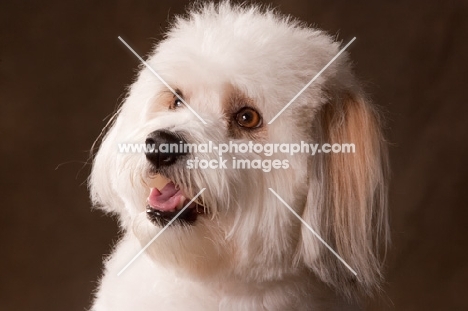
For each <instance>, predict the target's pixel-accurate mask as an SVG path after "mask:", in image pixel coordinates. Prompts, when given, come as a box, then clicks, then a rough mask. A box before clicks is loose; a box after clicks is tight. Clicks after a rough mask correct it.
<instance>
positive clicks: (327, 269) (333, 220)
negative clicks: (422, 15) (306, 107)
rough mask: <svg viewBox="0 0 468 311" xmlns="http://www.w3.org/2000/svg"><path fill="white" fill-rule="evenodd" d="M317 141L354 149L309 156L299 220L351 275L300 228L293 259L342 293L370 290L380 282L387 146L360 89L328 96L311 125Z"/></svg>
mask: <svg viewBox="0 0 468 311" xmlns="http://www.w3.org/2000/svg"><path fill="white" fill-rule="evenodd" d="M312 130H313V133H314V134H313V135H314V137H315V139H316V141H317V143H319V144H321V145H323V144H325V143H328V144H331V145H333V144H340V145H342V144H346V143H348V144H354V146H355V152H354V153H333V152H330V153H323V152H322V153H319V154H317V155H315V156H313V157H311V158H310V160H309V163H308V166H309V168H308V169H309V193H308V197H307V203H306V207H305V210H304V212H303V218H304V220H305V221H306V222H308V223H309V224H310V225H311V226H312V227H315V228H314V229H316V231H317V232H318V234H319V235H320V236H321V237H322V238H323V239H324V240H325V241H326V242H327V243H328V244H329V245H330V246H331V247H332V248H333V249H334V250H335V251H336V252H337V253H338V255H339V256H340V257H342V259H343V260H344V261H346V263H347V264H349V266H350V267H351V268H352V269H353V270H354V271H355V272H356V273H357V275H356V276H355V275H354V274H353V273H352V272H351V271H350V270H349V269H348V268H347V267H346V266H345V265H344V264H343V263H342V262H341V261H339V260H338V259H337V258H336V256H335V255H334V254H333V253H332V252H330V250H328V249H327V248H325V247H324V246H323V245H322V244H321V243H320V242H319V241H318V240H317V239H316V238H315V237H314V236H313V235H312V234H311V232H309V230H308V229H307V228H305V227H303V228H302V229H301V230H302V232H301V234H302V238H301V241H300V246H299V252H298V254H299V258H298V259H301V260H303V261H304V263H305V264H306V265H307V266H308V267H310V268H311V269H313V270H314V272H315V273H316V274H317V275H318V276H319V277H320V278H321V279H322V280H323V281H324V282H326V283H328V284H329V285H331V286H333V287H336V288H337V289H338V290H339V291H341V292H342V293H343V294H345V295H346V296H354V294H353V293H355V292H356V289H359V290H360V291H358V292H364V293H367V294H370V293H371V291H372V289H375V288H378V287H379V283H380V281H381V272H380V270H381V258H380V257H381V255H382V248H380V247H379V245H384V247H385V245H386V243H387V239H388V228H387V211H386V205H387V198H386V197H387V185H386V182H387V176H386V175H387V171H388V169H387V150H386V144H385V141H384V139H383V136H382V133H381V128H380V121H379V118H378V114H377V112H376V111H375V110H374V107H373V106H371V105H370V104H369V102H368V101H367V100H366V99H365V98H364V95H362V92H361V91H359V90H358V91H346V92H342V93H341V94H340V95H332V96H330V101H329V102H328V103H327V104H324V105H323V106H322V107H321V110H320V111H319V112H318V114H317V115H316V118H315V120H314V125H313V129H312Z"/></svg>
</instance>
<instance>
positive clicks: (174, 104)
mask: <svg viewBox="0 0 468 311" xmlns="http://www.w3.org/2000/svg"><path fill="white" fill-rule="evenodd" d="M183 106H184V103H183V102H182V101H181V100H180V99H179V98H178V97H175V98H174V101H173V102H172V104H171V106H170V107H169V109H171V110H175V109H177V108H181V107H183Z"/></svg>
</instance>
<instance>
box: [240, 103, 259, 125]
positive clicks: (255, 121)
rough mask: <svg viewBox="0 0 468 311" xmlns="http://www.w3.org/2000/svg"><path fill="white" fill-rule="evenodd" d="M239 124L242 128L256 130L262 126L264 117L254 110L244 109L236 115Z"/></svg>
mask: <svg viewBox="0 0 468 311" xmlns="http://www.w3.org/2000/svg"><path fill="white" fill-rule="evenodd" d="M236 121H237V124H239V126H241V127H246V128H255V127H259V126H261V125H262V117H261V116H260V114H259V113H258V112H257V111H256V110H255V109H253V108H250V107H244V108H242V109H241V110H239V111H238V112H237V114H236Z"/></svg>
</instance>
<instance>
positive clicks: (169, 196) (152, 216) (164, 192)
mask: <svg viewBox="0 0 468 311" xmlns="http://www.w3.org/2000/svg"><path fill="white" fill-rule="evenodd" d="M157 178H158V179H159V181H158V182H157V183H156V186H155V187H152V188H150V194H149V196H148V199H147V203H148V205H147V207H146V215H147V216H148V219H149V220H150V221H151V222H152V223H153V224H155V225H158V226H165V225H167V224H168V223H169V222H171V220H173V219H174V221H173V222H172V223H171V224H193V223H194V222H195V221H196V220H197V217H198V216H199V215H201V214H204V207H203V206H201V205H199V204H198V203H196V202H190V201H191V199H189V198H187V197H186V196H185V193H184V192H183V191H182V190H181V189H179V187H177V185H175V184H174V183H173V182H172V181H170V180H168V179H165V178H164V177H161V176H158V177H157ZM164 184H165V185H164ZM189 203H190V204H189ZM187 204H189V205H188V206H187ZM184 208H185V209H184ZM182 210H184V211H183V212H181V211H182ZM179 214H180V215H179ZM177 215H179V216H178V217H177V218H175V217H176V216H177Z"/></svg>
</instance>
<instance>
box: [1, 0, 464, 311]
mask: <svg viewBox="0 0 468 311" xmlns="http://www.w3.org/2000/svg"><path fill="white" fill-rule="evenodd" d="M186 4H187V2H186V1H175V2H167V3H164V2H163V3H161V2H156V1H145V2H139V3H136V2H135V3H131V2H130V1H115V2H113V3H112V4H110V3H107V4H102V3H101V4H95V3H93V2H91V1H88V2H82V1H76V2H67V3H66V4H65V3H63V1H45V2H39V1H38V2H36V3H34V2H25V1H18V2H14V3H7V2H5V1H2V2H1V4H0V133H1V134H0V135H1V136H0V139H1V140H0V149H1V157H2V158H1V162H0V173H1V185H0V191H1V196H0V206H1V218H0V249H1V251H0V310H84V309H85V308H86V307H88V306H89V303H90V297H91V292H92V290H93V288H95V286H96V280H97V277H98V275H99V273H100V269H101V260H102V256H103V255H104V254H106V253H108V252H109V251H110V245H111V243H112V241H115V239H116V237H117V227H116V224H115V221H114V220H112V219H111V218H109V217H104V216H103V214H102V213H101V212H99V211H94V212H93V211H91V209H90V203H89V200H88V194H87V189H86V185H85V182H86V177H87V175H88V173H89V165H86V161H87V157H88V151H89V149H90V147H91V144H92V142H93V140H94V139H95V138H96V137H97V135H98V134H99V132H100V129H101V128H102V127H103V126H104V122H103V119H104V118H105V117H106V116H108V115H109V114H110V113H111V112H112V111H113V110H114V108H115V107H116V106H117V104H118V103H119V97H121V96H122V94H123V92H124V87H125V86H126V85H127V84H129V83H130V82H131V80H132V77H133V76H134V73H135V69H136V68H137V66H138V61H137V59H136V58H135V57H134V56H133V55H132V54H130V52H129V51H128V50H127V49H126V48H125V47H124V46H123V45H122V44H121V43H120V42H119V41H118V39H117V36H119V35H120V36H122V37H123V38H125V39H126V40H127V42H129V43H130V44H131V45H132V46H133V47H134V49H135V50H136V51H138V52H139V53H141V54H145V53H147V52H149V51H150V48H151V46H152V44H153V43H154V41H155V40H156V39H159V38H160V37H161V36H160V34H161V31H162V29H165V28H166V26H167V17H168V16H171V15H172V14H174V13H181V12H183V8H184V6H185V5H186ZM273 5H275V6H279V8H280V9H281V10H282V11H283V12H284V13H288V14H292V15H294V16H297V17H299V18H301V19H303V20H306V21H309V22H312V23H314V24H315V25H316V26H317V27H320V28H323V29H325V30H327V31H329V32H330V33H332V34H336V33H338V34H339V38H340V39H342V40H344V41H345V42H347V41H349V40H350V39H351V38H352V37H353V36H356V37H357V40H356V42H355V43H353V45H352V46H351V47H350V49H349V51H350V53H351V56H352V58H353V59H354V60H355V63H356V68H357V73H358V74H359V75H360V76H361V77H362V79H363V80H364V81H365V82H366V83H367V86H368V87H367V89H368V91H369V92H370V93H371V94H372V96H373V98H374V100H375V102H377V103H378V104H379V105H381V106H383V107H384V109H385V110H386V111H387V119H388V128H387V133H388V135H387V136H388V138H389V140H390V141H391V142H392V143H393V145H392V147H391V162H392V170H393V178H392V185H391V223H392V231H393V241H394V244H393V246H392V249H391V250H390V256H389V260H388V271H387V285H386V288H385V290H386V295H387V298H386V299H384V302H381V303H377V302H375V301H374V302H370V303H369V307H368V310H468V299H467V297H466V296H467V294H468V285H467V284H468V281H467V279H468V264H467V262H468V251H467V247H468V218H467V217H468V206H467V203H466V201H467V197H468V189H467V186H468V182H467V173H468V165H466V162H465V161H466V159H467V156H468V146H467V145H466V143H467V142H468V140H467V134H468V119H467V115H468V105H467V95H466V94H467V90H466V88H467V86H466V82H465V81H466V80H465V79H466V75H467V72H468V71H467V69H468V68H467V60H468V59H467V55H468V42H467V39H468V31H467V30H468V29H467V28H468V9H467V5H465V4H464V3H462V2H461V1H459V2H454V1H453V2H452V1H443V2H442V1H441V2H440V3H437V2H431V3H430V4H429V1H421V2H420V3H417V2H407V1H392V2H391V3H390V1H388V2H381V3H379V4H377V3H375V2H369V3H362V2H359V3H357V2H354V1H337V2H330V1H310V2H309V1H273Z"/></svg>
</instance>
